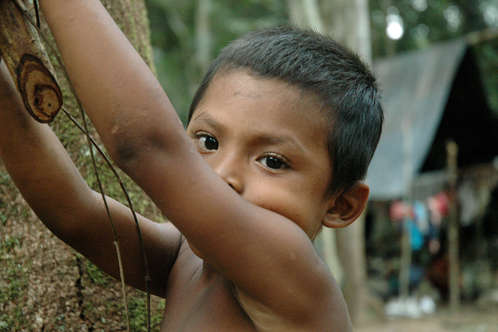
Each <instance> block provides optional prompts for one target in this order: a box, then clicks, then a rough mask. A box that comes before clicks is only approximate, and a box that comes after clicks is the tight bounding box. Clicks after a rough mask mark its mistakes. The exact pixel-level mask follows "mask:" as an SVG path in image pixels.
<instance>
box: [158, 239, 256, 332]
mask: <svg viewBox="0 0 498 332" xmlns="http://www.w3.org/2000/svg"><path fill="white" fill-rule="evenodd" d="M161 331H165V332H166V331H175V332H190V331H193V332H197V331H206V332H209V331H241V332H244V331H257V329H256V328H255V326H254V325H253V323H252V322H251V320H250V319H249V317H248V316H247V315H246V313H245V312H244V310H243V309H242V308H241V306H240V305H239V303H238V302H237V300H236V296H235V289H234V287H233V284H232V283H231V282H229V281H227V280H226V279H225V278H223V276H222V275H221V274H219V273H218V272H216V271H214V270H213V269H212V268H210V267H208V266H206V265H205V264H204V263H203V261H202V260H201V259H200V258H198V257H197V256H195V255H194V254H193V252H192V251H191V250H190V249H189V248H188V244H186V243H184V244H183V245H182V250H181V252H180V254H179V257H178V261H177V263H176V264H175V267H174V268H173V270H172V271H171V274H170V280H169V286H168V291H167V300H166V310H165V313H164V318H163V322H162V325H161Z"/></svg>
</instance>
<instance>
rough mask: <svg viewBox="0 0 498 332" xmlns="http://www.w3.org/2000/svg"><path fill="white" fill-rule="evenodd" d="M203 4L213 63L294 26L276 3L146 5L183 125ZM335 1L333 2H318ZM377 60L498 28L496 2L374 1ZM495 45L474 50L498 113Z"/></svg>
mask: <svg viewBox="0 0 498 332" xmlns="http://www.w3.org/2000/svg"><path fill="white" fill-rule="evenodd" d="M199 1H209V3H210V4H211V6H210V7H211V8H210V12H209V18H210V35H211V36H212V39H213V41H212V47H211V50H210V56H211V58H214V57H215V56H216V54H217V53H218V52H219V50H220V49H221V48H222V47H223V46H225V45H226V44H227V43H228V42H229V41H231V40H233V39H234V38H236V37H238V36H240V35H242V34H244V33H246V32H248V31H251V30H254V29H259V28H263V27H268V26H275V25H282V24H289V20H288V12H287V2H286V1H272V0H241V1H234V0H185V1H172V0H147V6H148V11H149V19H150V24H151V32H152V45H153V49H154V57H155V63H156V67H157V72H158V76H159V80H160V81H161V83H162V84H163V86H164V88H165V90H166V91H167V93H168V95H169V97H170V98H171V100H172V102H173V104H174V105H175V107H176V109H177V110H178V113H179V114H180V117H181V118H182V120H185V116H186V113H187V111H188V107H189V104H190V100H191V98H192V95H193V94H194V92H195V89H196V87H197V84H198V83H199V81H200V79H201V75H202V70H201V69H200V68H199V66H198V65H197V64H196V61H195V56H194V55H195V54H196V51H197V45H196V39H195V38H196V24H197V22H196V11H197V9H198V7H199V6H198V4H199ZM319 1H330V0H319ZM369 4H370V14H371V15H370V18H371V27H372V49H373V56H374V58H379V57H385V56H389V55H393V54H396V53H398V52H403V51H409V50H414V49H418V48H424V47H427V46H429V45H431V44H433V43H436V42H440V41H444V40H448V39H452V38H457V37H461V36H464V35H466V34H468V33H470V32H473V31H481V30H484V29H487V28H496V27H498V5H497V3H496V1H495V0H473V1H468V0H370V2H369ZM389 14H393V15H397V16H399V17H400V18H401V21H402V24H403V27H404V35H403V36H402V38H401V39H399V40H396V41H394V40H391V39H389V38H388V36H387V34H386V27H387V26H386V25H387V17H388V15H389ZM497 50H498V48H497V47H496V43H491V42H487V43H482V44H480V45H477V46H476V47H475V51H476V52H477V54H478V56H479V64H480V66H481V69H482V73H483V76H484V82H485V84H486V87H487V89H486V90H487V92H488V95H489V100H490V104H491V105H492V108H493V109H495V110H498V92H497V90H498V89H497V86H498V85H497V84H498V82H497V78H496V75H490V74H491V73H492V72H493V71H492V70H491V69H493V68H494V69H495V70H494V72H496V68H498V51H497Z"/></svg>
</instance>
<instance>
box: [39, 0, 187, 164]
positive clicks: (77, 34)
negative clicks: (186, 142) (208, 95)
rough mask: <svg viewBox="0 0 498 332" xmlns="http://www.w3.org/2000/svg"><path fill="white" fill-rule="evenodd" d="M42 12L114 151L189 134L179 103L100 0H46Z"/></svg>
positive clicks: (87, 108)
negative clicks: (170, 97)
mask: <svg viewBox="0 0 498 332" xmlns="http://www.w3.org/2000/svg"><path fill="white" fill-rule="evenodd" d="M41 5H42V10H43V11H44V14H45V16H46V18H47V21H48V23H49V26H50V28H51V30H52V32H53V34H54V36H55V38H56V41H57V45H58V47H59V49H60V51H61V54H62V56H63V60H64V64H65V66H66V68H67V70H68V73H69V76H70V79H71V81H72V83H73V85H74V87H75V89H76V92H77V94H78V96H79V98H80V99H81V101H82V104H83V106H84V108H85V111H86V112H87V114H88V115H89V116H90V118H91V119H92V121H93V123H94V124H95V126H96V128H97V131H98V132H99V134H100V136H101V137H102V140H103V142H104V144H105V145H106V148H107V149H108V150H109V153H110V154H111V156H113V158H114V159H115V161H117V162H118V163H119V161H120V159H121V157H122V156H123V155H124V156H125V157H129V155H130V154H133V153H136V151H137V150H138V149H134V147H135V146H140V147H144V146H145V147H146V146H147V145H148V144H149V143H150V144H160V145H162V144H165V143H167V142H163V141H162V140H163V138H164V137H165V136H166V135H169V137H174V136H175V135H174V134H175V133H180V132H182V133H183V127H182V125H181V122H180V121H179V120H178V117H177V116H176V113H175V112H174V109H173V107H172V106H171V104H170V102H169V100H168V98H167V96H166V95H165V93H164V92H163V90H162V88H161V86H160V85H159V83H158V82H157V80H156V79H155V77H154V76H153V74H152V73H151V72H150V70H149V68H148V67H147V65H146V64H145V63H144V61H143V60H142V59H141V58H140V56H139V54H138V53H137V52H136V51H135V50H134V49H133V47H132V46H131V44H130V43H129V42H128V41H127V39H126V37H125V36H124V35H123V34H122V32H121V31H120V30H119V28H118V27H117V26H116V25H115V23H114V22H113V20H112V18H111V17H110V16H109V15H108V13H107V12H106V10H105V9H104V8H103V6H102V5H101V3H100V1H98V0H44V1H42V2H41Z"/></svg>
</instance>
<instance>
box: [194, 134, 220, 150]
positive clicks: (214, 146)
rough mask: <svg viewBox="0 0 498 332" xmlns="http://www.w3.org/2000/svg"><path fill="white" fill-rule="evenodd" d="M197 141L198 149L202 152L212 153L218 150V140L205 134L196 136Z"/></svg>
mask: <svg viewBox="0 0 498 332" xmlns="http://www.w3.org/2000/svg"><path fill="white" fill-rule="evenodd" d="M198 140H199V148H200V149H201V150H202V151H212V150H218V140H217V139H216V138H215V137H213V136H211V135H207V134H202V135H199V136H198Z"/></svg>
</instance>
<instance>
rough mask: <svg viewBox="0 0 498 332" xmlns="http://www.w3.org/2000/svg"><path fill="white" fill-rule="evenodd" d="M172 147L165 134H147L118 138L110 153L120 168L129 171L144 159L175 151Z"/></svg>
mask: <svg viewBox="0 0 498 332" xmlns="http://www.w3.org/2000/svg"><path fill="white" fill-rule="evenodd" d="M171 147H172V144H171V142H167V141H166V140H165V139H164V136H163V135H153V134H152V135H151V134H147V135H144V136H139V137H121V138H120V139H116V140H115V144H113V148H112V149H111V150H110V151H109V153H110V154H111V158H112V159H113V160H114V162H115V163H116V164H117V165H118V166H119V168H121V169H122V170H124V171H125V172H127V173H128V172H129V171H132V170H133V169H135V168H136V167H137V165H141V164H142V163H141V161H143V160H150V158H151V157H158V156H160V155H165V154H170V153H173V151H170V150H171Z"/></svg>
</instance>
